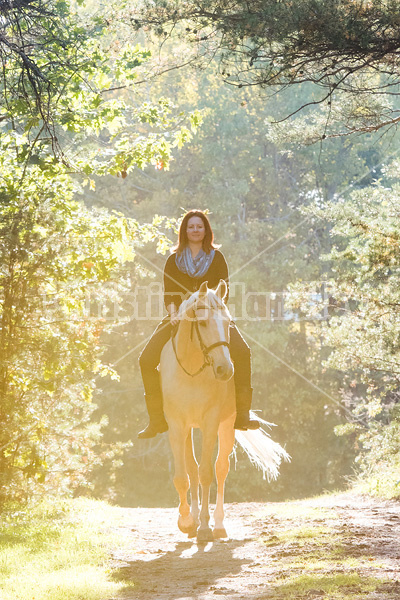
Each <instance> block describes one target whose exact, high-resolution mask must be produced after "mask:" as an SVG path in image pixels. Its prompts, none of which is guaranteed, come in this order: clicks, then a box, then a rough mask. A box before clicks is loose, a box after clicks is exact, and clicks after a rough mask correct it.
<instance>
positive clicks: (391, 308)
mask: <svg viewBox="0 0 400 600" xmlns="http://www.w3.org/2000/svg"><path fill="white" fill-rule="evenodd" d="M383 171H384V175H385V185H383V184H382V183H376V184H375V185H374V186H373V187H365V188H363V189H361V190H358V191H356V192H353V193H352V194H351V197H350V199H349V200H346V201H344V200H336V201H334V202H331V203H329V204H326V205H325V206H324V208H323V209H322V208H321V207H318V206H316V205H314V206H313V207H310V208H309V209H308V210H309V214H311V215H312V217H313V218H314V219H317V220H318V221H325V222H326V221H328V222H329V223H330V224H331V237H332V242H333V244H332V249H331V251H330V252H329V253H327V254H326V255H325V257H324V260H325V262H326V264H327V277H326V281H325V285H326V288H327V290H329V294H328V295H327V298H326V300H325V303H326V305H325V309H326V310H328V312H329V319H328V320H327V321H326V322H324V323H322V325H321V332H320V336H321V339H322V340H323V345H324V346H325V347H326V349H327V351H328V356H327V359H326V361H325V368H326V369H332V370H335V371H336V372H340V373H341V374H342V378H343V384H342V396H343V404H344V406H346V407H347V409H348V411H352V412H353V418H350V419H349V422H348V423H347V424H346V425H344V426H341V427H339V428H338V430H337V431H338V433H339V434H342V435H348V436H349V437H352V438H353V441H354V442H355V443H358V444H359V446H360V448H359V459H358V460H359V462H360V464H361V466H362V468H363V472H364V475H367V476H368V475H370V474H371V469H372V472H373V473H374V474H375V477H377V478H378V479H383V480H384V479H385V477H386V478H387V479H392V480H393V484H391V485H389V486H387V487H389V489H390V493H391V494H398V490H396V485H397V483H396V482H397V480H398V466H399V463H400V456H399V451H398V437H399V432H400V428H399V389H400V370H399V365H400V344H399V339H400V338H399V323H400V320H399V307H400V297H399V287H398V277H399V268H398V264H399V253H400V230H399V224H398V223H399V209H398V206H399V193H400V187H399V183H398V181H399V174H400V171H399V163H398V161H395V162H393V163H392V164H391V165H390V166H386V168H385V169H384V170H383ZM389 183H390V184H391V185H388V184H389ZM319 283H321V282H319ZM311 285H313V284H311ZM314 285H315V284H314ZM305 292H306V288H305V286H304V285H303V284H300V283H297V284H295V285H294V286H293V287H292V294H293V300H294V303H295V304H296V305H297V306H301V303H302V300H304V298H305ZM315 308H316V309H317V310H322V309H323V304H321V305H320V306H318V305H317V306H316V307H315ZM303 310H307V309H306V306H305V305H303ZM386 485H387V482H386ZM384 487H385V484H384Z"/></svg>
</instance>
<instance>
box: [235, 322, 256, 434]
mask: <svg viewBox="0 0 400 600" xmlns="http://www.w3.org/2000/svg"><path fill="white" fill-rule="evenodd" d="M229 351H230V354H231V358H232V361H233V365H234V367H235V373H234V381H235V395H236V421H235V429H244V430H246V429H258V427H259V426H260V424H259V422H258V421H255V420H253V419H250V415H249V411H250V408H251V400H252V393H253V388H252V387H251V351H250V348H249V346H248V345H247V344H246V342H245V340H244V339H243V337H242V335H241V334H240V332H239V330H238V329H237V328H236V326H233V327H231V329H230V344H229Z"/></svg>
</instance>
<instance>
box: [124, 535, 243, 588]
mask: <svg viewBox="0 0 400 600" xmlns="http://www.w3.org/2000/svg"><path fill="white" fill-rule="evenodd" d="M246 541H247V540H246V539H244V540H229V541H216V542H213V543H209V544H207V545H206V546H204V545H202V546H200V545H197V544H196V543H193V542H190V541H188V542H178V543H177V544H176V546H175V549H174V550H171V551H168V552H165V553H163V554H161V556H158V557H156V558H152V557H146V558H143V559H136V560H133V561H127V564H126V565H124V566H123V567H121V568H119V569H118V570H117V571H116V573H115V575H114V577H115V578H116V579H117V580H118V581H122V582H126V583H127V585H128V586H130V587H127V589H126V590H125V591H124V592H123V593H122V594H121V596H120V598H121V599H124V598H125V599H127V598H132V599H133V598H135V599H136V598H141V597H146V596H147V595H148V596H149V597H152V598H155V599H157V600H158V599H160V598H197V597H198V596H199V595H201V594H202V593H203V592H205V591H209V590H210V589H211V590H212V589H213V584H215V583H216V582H217V581H218V580H219V579H223V578H227V577H228V578H229V576H232V577H234V576H235V575H237V574H238V573H240V572H241V570H242V567H243V566H244V565H249V564H251V563H252V560H251V559H246V558H237V557H234V556H233V552H234V550H235V548H237V547H239V546H242V545H244V544H245V543H246ZM153 556H154V555H153ZM223 589H224V590H225V592H226V593H228V591H229V590H228V589H227V588H223ZM225 592H224V594H225ZM231 592H232V595H233V594H234V589H232V590H231ZM214 593H216V594H218V593H221V592H219V588H215V592H214Z"/></svg>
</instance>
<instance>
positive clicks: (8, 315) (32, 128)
mask: <svg viewBox="0 0 400 600" xmlns="http://www.w3.org/2000/svg"><path fill="white" fill-rule="evenodd" d="M0 11H1V14H2V16H1V19H0V20H1V23H0V29H1V32H0V60H2V66H3V69H2V75H1V84H0V111H1V112H0V115H1V116H0V146H1V154H0V170H1V180H0V228H1V239H2V243H1V245H0V357H1V364H0V420H1V423H2V431H1V434H0V473H1V482H0V487H1V496H0V502H1V503H2V502H5V501H7V500H10V499H13V498H18V499H21V498H22V497H24V496H29V495H30V494H31V493H32V491H37V490H38V489H40V490H41V491H42V493H43V492H44V491H62V492H66V491H67V490H71V489H75V488H76V487H79V486H82V485H87V483H88V474H89V472H90V471H91V470H92V469H93V466H94V465H96V464H99V463H100V462H101V461H102V460H104V458H106V457H112V456H113V452H114V450H112V449H111V448H110V446H108V445H106V444H103V443H102V441H101V436H102V428H103V425H105V423H106V421H105V420H104V419H102V416H101V415H95V414H94V412H95V408H96V407H95V405H94V404H93V403H92V402H91V399H92V395H93V391H94V389H95V388H96V386H97V385H98V379H99V377H103V376H106V375H111V377H114V376H116V374H115V372H114V371H113V369H112V368H110V367H108V366H107V365H106V364H105V363H104V364H103V362H102V360H101V358H102V355H103V353H104V346H103V343H102V341H101V340H100V334H101V332H102V331H109V330H110V329H111V328H112V327H113V326H115V325H116V323H117V322H119V320H120V319H121V318H122V317H121V315H119V316H117V317H116V318H114V319H108V311H112V309H114V308H116V307H117V306H118V303H119V301H120V298H121V294H122V293H123V292H124V291H126V290H127V289H128V287H129V281H130V274H131V270H132V267H130V268H127V263H129V261H133V259H134V258H135V252H134V248H135V247H137V246H138V245H140V244H142V243H144V242H145V240H146V239H149V238H151V239H158V240H159V241H160V243H162V242H163V240H162V236H160V234H159V230H158V227H157V225H151V224H149V225H147V226H144V225H139V223H138V222H137V221H135V220H128V219H125V218H124V217H123V215H121V214H116V213H115V212H114V213H111V212H110V211H105V210H102V211H98V210H96V209H88V208H85V206H84V205H83V204H82V203H80V202H78V201H77V200H76V199H75V197H76V196H77V195H78V194H80V193H82V189H83V187H85V186H87V185H88V184H89V185H90V188H91V189H92V190H93V189H94V186H95V180H94V176H100V175H104V174H106V173H108V174H110V175H111V176H113V177H114V181H115V176H116V175H118V176H121V177H122V178H126V177H127V176H129V175H130V173H131V172H132V171H133V170H134V169H144V168H145V167H146V166H147V165H149V164H153V165H155V166H156V167H157V168H160V169H167V168H168V164H169V161H170V160H171V158H172V152H173V149H174V148H177V147H182V146H183V145H184V144H185V143H186V142H187V141H189V140H190V139H191V137H192V135H193V133H194V131H195V129H196V127H197V125H198V123H199V115H198V114H197V113H195V112H194V113H193V114H192V115H188V114H184V113H182V112H180V113H179V114H176V111H175V109H174V106H173V103H172V102H171V101H169V100H167V99H165V98H157V99H155V100H154V102H148V101H141V100H139V101H137V98H134V99H133V100H132V98H117V97H114V96H113V93H114V92H112V91H111V90H110V87H112V85H113V84H115V83H116V82H117V81H118V82H126V81H132V80H133V79H135V77H136V74H137V70H138V69H139V67H140V65H141V63H142V61H143V60H145V59H146V57H147V56H148V52H147V51H146V50H144V49H143V48H140V47H139V46H132V45H124V46H123V47H121V46H118V48H110V47H109V45H108V46H107V40H105V39H104V34H105V28H104V19H103V17H102V16H101V15H97V16H96V17H92V18H90V19H89V17H85V19H84V20H83V21H82V22H79V17H80V16H82V15H80V14H78V13H77V12H74V11H73V10H72V9H71V5H70V3H69V2H64V1H63V0H61V1H60V2H53V0H49V1H47V2H45V1H43V2H38V3H36V2H35V3H33V2H32V3H31V2H24V1H22V0H21V2H15V3H11V2H10V3H8V2H3V3H1V5H0ZM86 20H89V21H90V26H89V27H88V28H86V27H85V26H84V25H85V23H86ZM104 90H107V92H108V96H107V98H106V99H104V98H103V96H102V91H104ZM77 175H78V176H77ZM134 268H135V267H133V269H134ZM91 307H95V308H96V310H97V307H100V308H101V310H102V311H105V312H104V313H103V312H100V314H97V313H96V312H95V314H94V315H93V314H92V313H91V311H90V309H91ZM120 446H121V444H116V445H115V444H114V449H115V450H116V451H117V450H118V448H119V447H120Z"/></svg>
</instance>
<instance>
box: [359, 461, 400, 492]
mask: <svg viewBox="0 0 400 600" xmlns="http://www.w3.org/2000/svg"><path fill="white" fill-rule="evenodd" d="M354 491H355V492H356V493H358V494H368V495H370V496H376V497H378V498H385V499H386V500H397V499H399V498H400V468H399V465H397V464H395V465H382V468H381V469H380V470H378V469H376V471H375V472H374V473H372V474H371V475H369V476H365V475H364V476H363V477H362V478H361V477H360V478H359V480H358V481H356V482H355V484H354Z"/></svg>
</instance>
